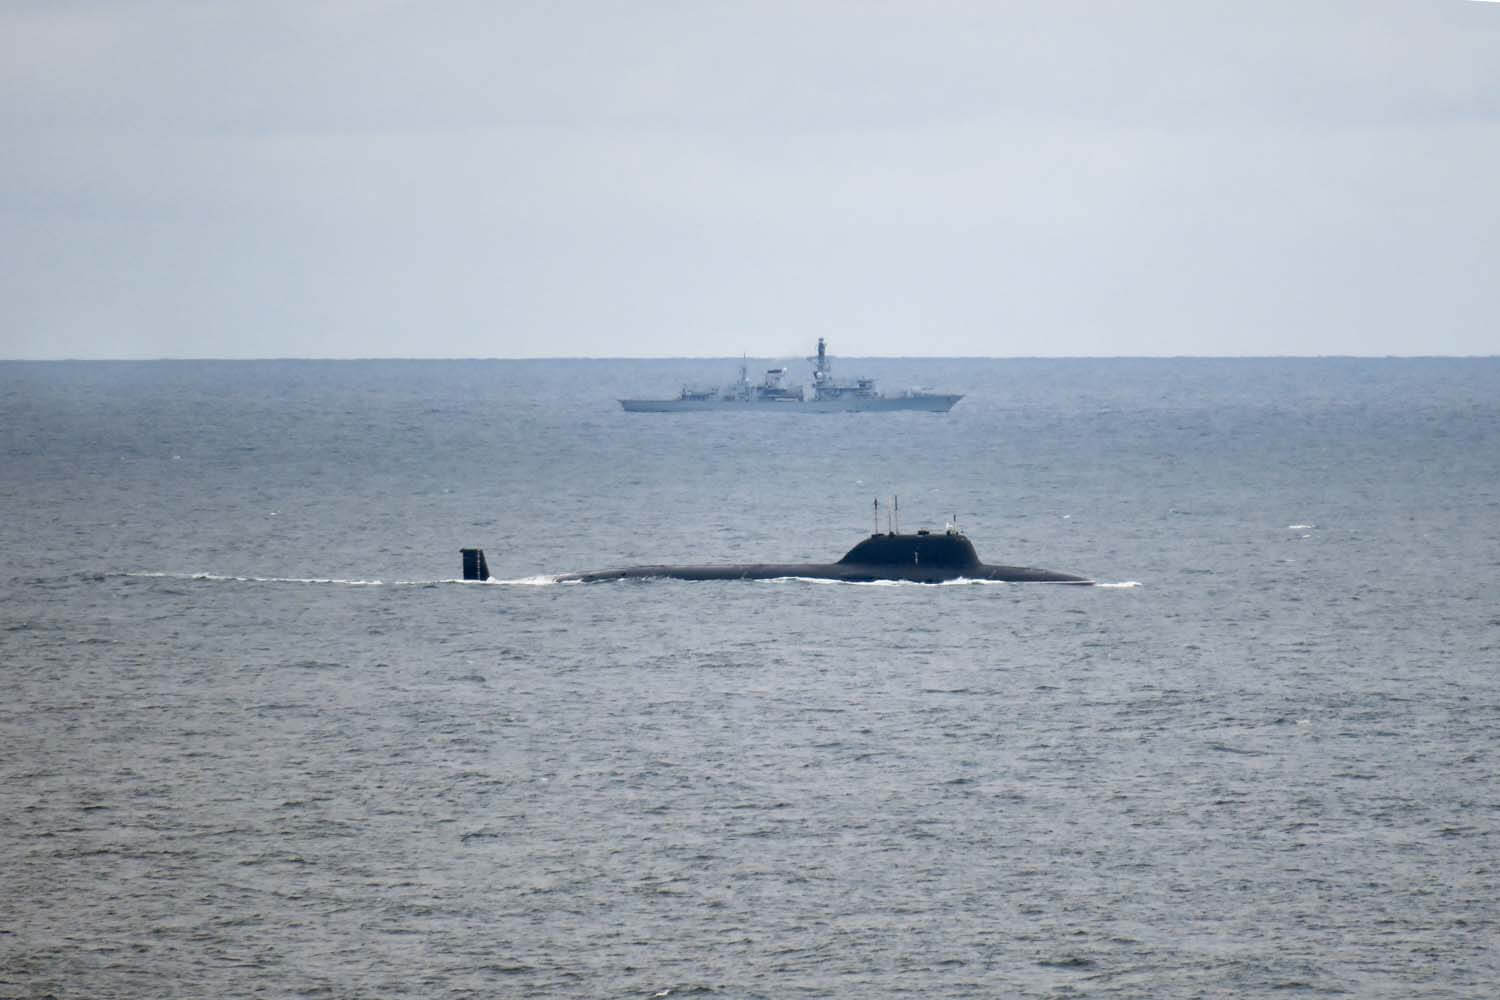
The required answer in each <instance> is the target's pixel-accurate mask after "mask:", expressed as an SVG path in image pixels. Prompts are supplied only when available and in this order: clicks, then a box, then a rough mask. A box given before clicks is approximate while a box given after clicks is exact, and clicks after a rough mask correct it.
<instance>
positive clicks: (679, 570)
mask: <svg viewBox="0 0 1500 1000" xmlns="http://www.w3.org/2000/svg"><path fill="white" fill-rule="evenodd" d="M787 577H799V578H802V579H808V580H839V581H842V582H844V583H874V582H876V581H879V580H891V581H903V582H907V583H948V582H951V581H953V580H996V581H1002V582H1005V583H1071V584H1084V585H1088V584H1092V583H1093V582H1094V581H1093V580H1090V579H1088V578H1086V577H1082V576H1074V575H1073V574H1071V573H1057V572H1054V571H1053V570H1048V569H1036V568H1034V567H1030V566H989V565H985V564H983V563H981V564H980V565H978V566H973V567H968V568H965V569H961V570H954V569H945V568H942V567H932V568H930V569H924V568H922V567H921V566H915V565H914V566H909V567H908V566H902V567H893V566H871V565H859V564H848V563H785V564H782V563H748V564H745V565H740V566H631V567H629V568H627V569H606V570H598V571H595V572H592V573H570V574H568V575H566V576H561V577H558V580H559V581H561V582H564V583H574V582H576V583H602V582H605V581H609V580H652V579H658V580H663V579H664V580H780V579H785V578H787Z"/></svg>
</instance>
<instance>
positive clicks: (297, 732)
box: [0, 358, 1500, 998]
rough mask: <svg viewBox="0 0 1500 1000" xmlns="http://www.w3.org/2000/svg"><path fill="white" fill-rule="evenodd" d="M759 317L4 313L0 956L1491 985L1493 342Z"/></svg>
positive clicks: (752, 991) (1498, 627) (421, 974)
mask: <svg viewBox="0 0 1500 1000" xmlns="http://www.w3.org/2000/svg"><path fill="white" fill-rule="evenodd" d="M735 366H736V361H734V360H722V361H552V362H500V361H494V362H483V361H468V362H420V361H409V362H396V361H388V362H387V361H372V362H295V361H282V362H220V363H214V362H151V363H115V364H111V363H88V362H72V363H0V428H3V432H0V449H3V450H0V503H3V511H4V514H5V516H4V517H3V518H0V552H3V553H4V561H3V569H0V671H3V674H0V676H3V680H4V690H5V697H4V698H3V699H0V886H3V887H4V888H3V892H0V996H5V997H11V996H15V997H28V998H30V997H42V996H48V995H51V996H54V997H59V998H71V997H147V996H150V997H156V996H209V995H214V996H219V995H224V996H241V995H250V994H255V993H259V994H263V995H271V996H314V997H366V996H385V997H411V998H430V997H461V996H473V995H486V996H536V997H606V996H607V997H616V996H618V997H636V996H641V997H645V996H655V995H668V996H673V997H676V996H693V995H699V996H722V997H766V998H770V997H776V998H785V997H822V996H879V995H889V994H893V993H896V992H898V991H899V992H918V991H919V992H921V993H922V994H924V995H936V996H953V997H990V996H1017V997H1057V996H1080V997H1082V996H1088V997H1137V996H1157V997H1184V998H1185V997H1199V996H1237V997H1238V996H1256V995H1274V996H1278V997H1284V996H1300V995H1309V996H1321V995H1349V996H1359V997H1391V998H1396V997H1410V996H1424V997H1464V998H1467V997H1475V998H1477V997H1487V996H1491V995H1493V992H1494V988H1495V984H1496V983H1497V982H1500V954H1497V951H1496V949H1495V947H1494V941H1495V940H1496V938H1497V934H1500V927H1497V918H1500V904H1497V902H1496V900H1497V899H1500V865H1497V862H1496V861H1495V858H1496V857H1497V855H1500V837H1497V835H1496V826H1497V822H1500V789H1497V785H1496V782H1495V780H1494V777H1493V776H1494V774H1495V772H1496V770H1497V763H1500V762H1497V758H1496V749H1495V748H1496V747H1497V746H1500V680H1497V666H1500V612H1497V611H1496V610H1495V608H1496V600H1495V584H1496V580H1497V578H1500V486H1497V484H1500V402H1497V400H1500V360H1497V359H1494V358H1483V359H1399V360H1398V359H1384V360H1355V359H1316V360H1314V359H1302V360H1291V359H1286V360H1280V359H1278V360H1257V359H1244V360H1184V359H1162V360H1129V359H1117V360H1090V361H1084V360H1079V361H1045V360H936V359H924V360H903V359H887V360H878V361H876V360H872V361H855V360H848V361H844V362H841V369H840V372H841V374H846V375H853V374H856V373H867V374H871V375H876V376H878V377H880V378H881V380H882V383H883V385H884V386H885V387H886V388H888V389H896V388H901V387H903V386H905V385H909V384H920V385H927V386H931V387H934V388H938V389H943V390H952V391H959V392H963V393H965V394H966V396H965V399H964V400H963V401H962V402H960V403H959V404H958V406H957V407H955V408H954V410H953V411H952V412H951V413H949V414H947V415H942V416H938V415H931V414H901V413H895V414H838V415H827V416H820V415H795V414H776V415H764V416H762V415H753V414H744V413H730V414H693V415H656V414H626V413H623V412H621V411H620V409H619V407H618V404H617V403H615V401H614V400H615V398H616V397H619V396H627V395H630V396H635V395H641V396H646V395H671V394H673V393H675V391H676V390H677V388H678V387H679V386H680V385H681V384H682V383H683V382H685V381H686V382H712V381H723V380H727V379H728V378H730V377H732V375H733V372H734V368H735ZM794 371H798V369H797V368H796V365H795V364H794ZM893 494H895V495H899V496H900V498H901V511H902V527H903V528H905V529H908V530H910V529H915V528H918V527H931V528H934V529H941V528H942V527H943V525H944V524H945V523H946V522H947V521H949V520H950V519H952V518H953V517H954V516H955V515H956V516H957V519H958V522H959V524H960V525H961V526H962V528H963V529H964V530H965V531H966V532H967V533H968V535H969V536H970V538H971V539H972V540H973V541H974V543H975V546H976V547H977V549H978V550H979V553H980V555H981V557H982V558H984V559H985V560H986V561H989V562H1003V563H1019V564H1026V565H1036V566H1044V567H1048V568H1052V569H1057V570H1062V571H1066V572H1076V573H1081V574H1086V575H1089V576H1092V577H1094V578H1095V579H1098V580H1100V581H1104V582H1106V583H1110V584H1115V586H1108V587H1099V588H1072V587H1049V586H1045V585H1003V584H995V585H978V584H958V585H945V586H939V587H923V586H918V585H844V584H830V583H815V582H809V581H797V580H787V581H774V582H760V583H731V582H723V583H682V582H668V581H651V582H627V583H617V584H600V585H591V586H583V585H566V584H555V583H550V582H549V578H550V576H551V575H554V574H557V573H561V572H565V571H570V570H586V569H595V568H603V567H607V566H613V565H628V564H632V563H640V562H677V561H682V562H740V561H787V562H797V561H824V560H829V559H836V558H837V557H838V556H839V555H841V554H842V553H843V552H844V551H845V550H846V549H847V548H849V547H850V546H851V545H853V544H854V542H855V541H857V540H858V539H859V538H860V537H862V536H863V535H865V534H867V533H868V532H869V531H870V530H871V526H872V524H871V519H870V513H871V511H870V507H871V500H872V498H873V497H875V496H877V495H878V496H880V497H882V498H885V497H889V496H891V495H893ZM464 545H479V546H482V547H483V548H484V549H485V550H486V553H487V555H488V557H489V563H490V567H491V569H492V571H494V572H495V573H496V574H497V575H498V576H499V577H500V578H501V580H502V582H498V583H491V584H463V583H458V582H455V581H454V577H456V576H457V575H458V567H459V561H458V549H459V548H460V547H461V546H464ZM664 991H670V992H669V993H665V992H664Z"/></svg>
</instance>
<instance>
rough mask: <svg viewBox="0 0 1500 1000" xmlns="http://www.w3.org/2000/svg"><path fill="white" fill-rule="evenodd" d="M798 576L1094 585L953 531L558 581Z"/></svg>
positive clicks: (474, 562) (467, 564)
mask: <svg viewBox="0 0 1500 1000" xmlns="http://www.w3.org/2000/svg"><path fill="white" fill-rule="evenodd" d="M462 551H463V556H464V579H465V580H487V579H489V567H488V566H487V565H486V564H485V561H484V553H483V552H482V551H480V550H479V549H464V550H462ZM786 577H802V578H804V579H811V580H839V581H842V582H844V583H873V582H875V581H877V580H899V581H905V582H909V583H948V582H949V581H952V580H997V581H1002V582H1005V583H1071V584H1083V585H1089V584H1092V583H1093V582H1094V581H1093V580H1090V579H1088V578H1087V577H1082V576H1074V575H1073V574H1072V573H1059V572H1056V571H1055V570H1050V569H1037V568H1035V567H1032V566H1000V565H992V564H990V563H983V562H980V561H979V555H978V553H976V552H975V551H974V544H973V543H972V542H970V541H969V540H968V539H967V538H965V537H964V536H963V535H962V534H960V533H959V532H958V531H957V530H949V531H945V532H944V533H943V534H941V535H935V534H932V533H931V532H928V531H918V532H917V533H916V534H914V535H902V534H897V533H895V532H887V533H885V534H881V533H879V532H877V533H876V534H873V535H871V536H870V537H868V538H866V539H864V540H863V541H861V542H859V543H858V544H857V545H855V546H854V548H852V549H850V550H849V551H848V553H846V554H845V555H844V558H842V559H840V560H839V561H838V562H836V563H740V564H737V565H729V566H629V567H625V568H623V569H603V570H595V571H593V572H590V573H567V574H564V575H563V576H560V577H558V578H557V579H558V581H559V582H562V583H602V582H604V581H607V580H653V579H664V580H778V579H784V578H786Z"/></svg>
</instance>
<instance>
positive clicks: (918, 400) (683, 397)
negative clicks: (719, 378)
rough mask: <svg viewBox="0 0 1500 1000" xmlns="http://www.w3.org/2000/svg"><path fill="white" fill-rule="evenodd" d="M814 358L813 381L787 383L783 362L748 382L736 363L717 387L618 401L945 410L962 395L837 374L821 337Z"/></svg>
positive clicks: (643, 407)
mask: <svg viewBox="0 0 1500 1000" xmlns="http://www.w3.org/2000/svg"><path fill="white" fill-rule="evenodd" d="M807 360H809V361H811V362H812V363H813V376H812V382H810V383H808V384H806V385H800V386H788V385H786V384H785V382H784V381H783V380H784V379H785V378H786V374H787V370H786V369H785V368H768V369H766V372H765V374H764V375H763V376H762V378H761V380H760V381H759V382H752V381H751V380H750V378H749V375H748V373H747V367H748V366H746V365H743V364H742V365H740V377H739V380H738V381H735V382H731V383H730V384H729V385H726V386H721V387H719V388H715V389H697V388H692V387H690V386H683V387H682V391H681V392H679V393H678V394H677V396H676V398H674V399H622V400H620V405H621V406H623V407H624V408H625V409H626V410H628V411H630V412H631V413H677V412H682V411H694V410H756V411H761V412H771V411H779V412H783V413H786V412H793V413H834V412H841V411H850V410H853V411H864V410H926V411H928V412H931V413H947V412H948V411H949V410H951V409H953V404H954V403H957V402H958V401H959V400H960V399H963V395H962V394H961V393H946V392H930V391H928V390H926V389H908V390H906V391H905V392H898V393H891V394H886V393H882V392H880V391H879V390H878V389H876V387H875V380H874V379H873V378H867V377H860V378H855V379H837V378H834V376H833V361H832V359H831V358H829V357H828V349H827V346H826V344H825V343H824V340H823V338H822V337H819V338H818V353H817V356H816V357H812V358H808V359H807Z"/></svg>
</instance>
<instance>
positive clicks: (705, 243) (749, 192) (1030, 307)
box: [0, 0, 1500, 358]
mask: <svg viewBox="0 0 1500 1000" xmlns="http://www.w3.org/2000/svg"><path fill="white" fill-rule="evenodd" d="M1497 275H1500V4H1497V3H1487V2H1477V0H1435V2H1427V3H1386V2H1367V0H1359V2H1323V0H1315V2H1296V3H1246V2H1238V3H1217V2H1207V0H1185V2H1180V3H1138V4H1136V3H1132V4H1124V3H1120V4H1114V3H1103V2H1093V3H1069V2H1055V0H1049V2H1039V3H1004V2H998V0H994V2H988V3H946V2H941V0H938V2H918V0H909V2H902V3H891V2H888V3H881V2H876V0H863V2H850V3H835V2H823V0H800V2H789V3H778V2H774V0H751V2H744V3H734V2H723V3H714V2H697V0H684V2H681V3H656V2H619V3H603V2H598V3H575V2H543V0H527V2H477V0H475V2H470V0H433V2H425V3H414V2H397V0H384V2H381V0H365V2H353V0H325V2H314V0H253V2H250V0H246V2H238V3H212V2H203V0H178V2H157V0H108V2H94V0H8V2H5V3H4V4H3V5H0V357H8V358H58V357H110V358H114V357H126V358H135V357H532V356H573V355H581V356H660V355H712V356H728V355H738V354H741V353H749V354H751V355H761V356H801V355H805V354H806V353H808V352H809V350H810V349H811V347H812V345H813V342H814V341H815V340H816V338H817V337H818V336H826V337H828V338H829V342H830V345H831V347H832V348H833V349H834V350H835V351H836V352H837V353H839V354H844V355H850V356H862V355H987V356H1013V355H1049V356H1052V355H1117V354H1129V355H1162V354H1166V355H1171V354H1197V355H1239V354H1372V355H1383V354H1496V353H1500V277H1497Z"/></svg>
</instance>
